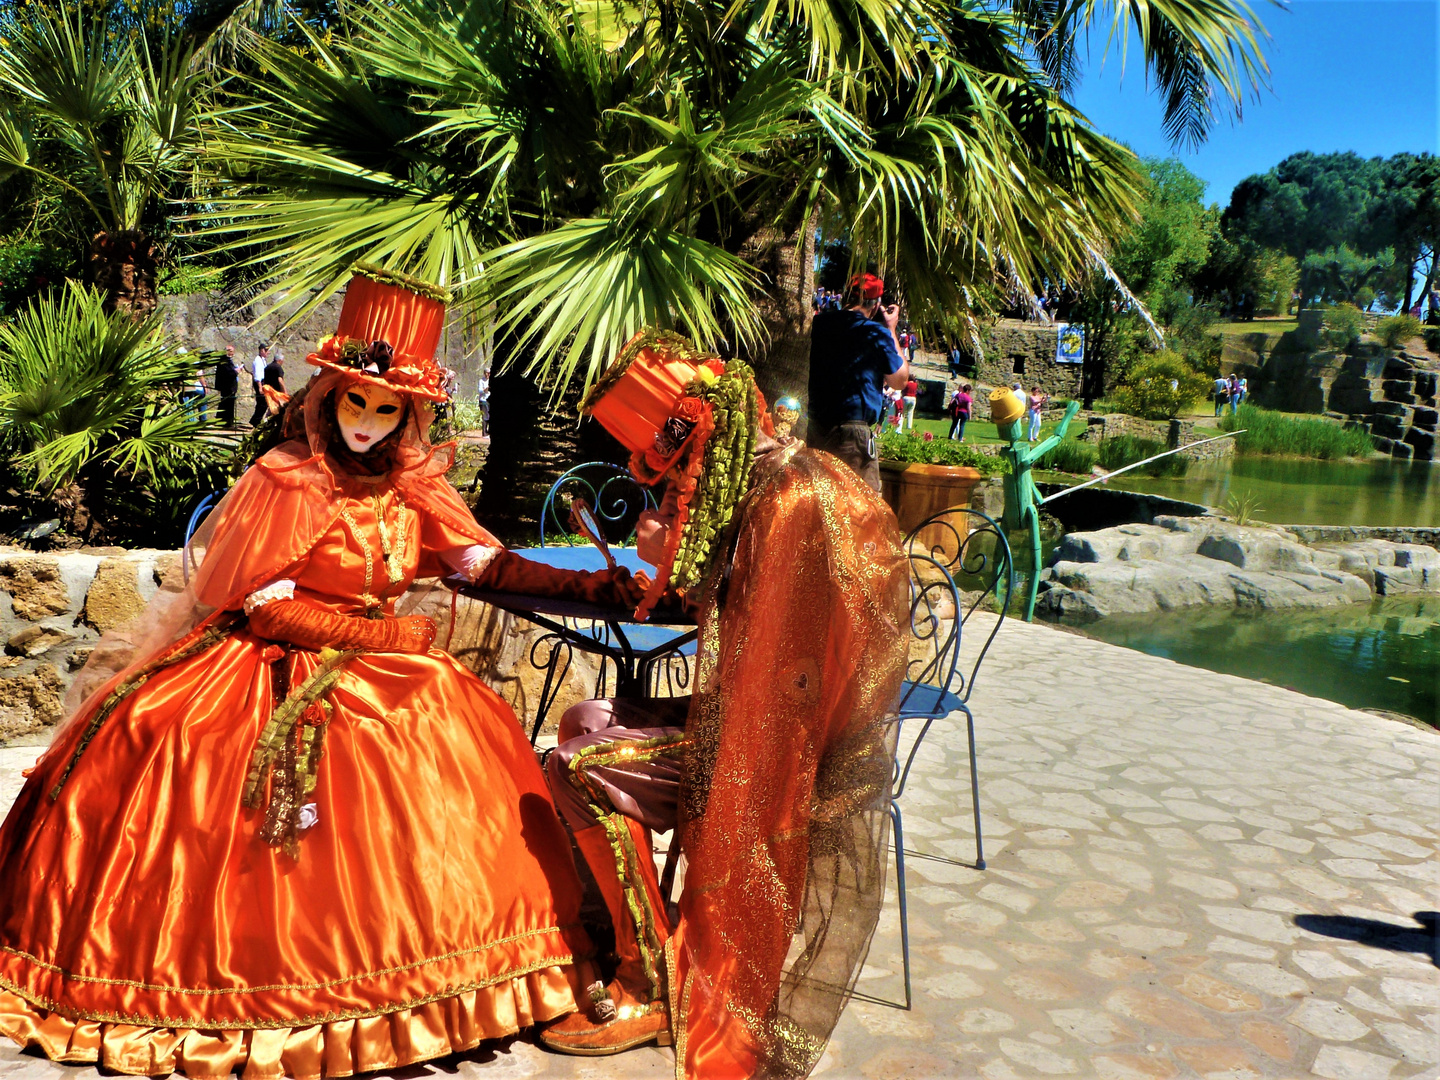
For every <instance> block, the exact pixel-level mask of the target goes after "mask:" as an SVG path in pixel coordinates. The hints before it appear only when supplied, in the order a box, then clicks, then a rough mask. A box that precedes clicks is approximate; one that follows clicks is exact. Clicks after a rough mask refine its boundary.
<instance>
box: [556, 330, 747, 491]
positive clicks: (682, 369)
mask: <svg viewBox="0 0 1440 1080" xmlns="http://www.w3.org/2000/svg"><path fill="white" fill-rule="evenodd" d="M724 370H725V367H724V364H723V362H722V361H721V360H720V359H719V358H718V357H715V356H709V355H706V354H704V353H700V352H697V351H696V350H695V348H694V346H692V345H691V344H690V342H688V341H686V340H685V339H684V338H683V337H681V336H680V335H679V334H674V333H671V332H669V331H665V330H654V329H647V330H642V331H640V332H639V333H638V334H636V335H635V336H634V337H632V338H631V339H630V340H629V341H628V342H626V343H625V346H624V347H623V348H622V349H621V350H620V354H619V356H617V357H616V359H615V362H614V363H613V364H611V365H610V366H609V367H608V368H606V369H605V373H604V374H603V375H601V376H600V379H599V381H598V382H596V384H595V386H594V387H592V388H591V390H590V393H589V394H587V395H586V397H585V401H584V402H583V403H582V405H581V410H582V411H583V412H586V413H588V414H589V415H591V416H593V417H594V418H595V419H596V420H598V421H599V422H600V424H601V426H602V427H604V428H605V430H606V431H608V432H610V434H611V435H613V436H615V438H616V439H618V440H619V441H620V442H621V443H623V444H624V446H625V448H626V449H627V450H629V451H630V452H631V455H632V461H636V462H637V463H638V462H639V461H641V460H643V463H644V465H645V469H644V470H643V474H642V478H643V479H646V480H648V481H649V482H652V483H653V482H654V481H655V480H658V479H659V478H660V477H661V476H662V475H663V474H664V473H665V471H666V470H667V469H669V468H670V466H671V465H673V464H674V463H675V461H676V460H677V459H679V457H680V455H681V454H682V453H684V451H685V448H686V446H688V445H689V443H690V441H691V440H692V439H693V438H694V436H695V431H696V428H697V423H698V421H699V419H700V416H699V412H700V403H699V402H696V401H694V400H693V399H688V398H687V396H686V391H687V389H688V388H689V387H691V386H692V385H693V384H695V383H696V381H697V380H699V381H701V382H705V381H713V380H714V378H715V376H716V375H718V374H721V373H723V372H724ZM687 405H689V406H693V408H687ZM692 414H693V415H692Z"/></svg>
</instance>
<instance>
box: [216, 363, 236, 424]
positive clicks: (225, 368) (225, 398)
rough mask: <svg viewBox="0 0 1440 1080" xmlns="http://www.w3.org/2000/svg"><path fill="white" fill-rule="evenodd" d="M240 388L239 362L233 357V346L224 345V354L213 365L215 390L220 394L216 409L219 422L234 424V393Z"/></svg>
mask: <svg viewBox="0 0 1440 1080" xmlns="http://www.w3.org/2000/svg"><path fill="white" fill-rule="evenodd" d="M239 390H240V364H239V363H238V362H237V361H236V359H235V346H234V345H226V346H225V355H224V356H222V357H220V361H219V363H217V364H216V365H215V392H216V393H217V394H219V395H220V405H219V408H218V409H217V410H216V415H217V416H218V418H219V420H220V423H222V424H224V425H225V426H226V427H234V426H235V395H236V393H238V392H239Z"/></svg>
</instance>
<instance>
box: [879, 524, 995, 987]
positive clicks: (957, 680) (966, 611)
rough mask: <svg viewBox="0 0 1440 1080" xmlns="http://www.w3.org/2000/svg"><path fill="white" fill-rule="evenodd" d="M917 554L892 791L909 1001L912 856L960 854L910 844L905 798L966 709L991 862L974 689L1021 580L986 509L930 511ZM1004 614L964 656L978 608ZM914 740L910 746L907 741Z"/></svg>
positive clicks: (973, 781) (980, 862)
mask: <svg viewBox="0 0 1440 1080" xmlns="http://www.w3.org/2000/svg"><path fill="white" fill-rule="evenodd" d="M905 552H906V555H907V557H908V558H909V560H910V639H911V640H910V660H909V666H908V669H907V671H906V678H905V683H904V686H903V688H902V690H901V696H900V706H899V710H898V716H897V719H896V727H897V732H896V735H897V745H896V756H895V778H894V783H893V785H892V787H891V790H890V819H891V822H892V823H893V825H894V829H895V836H894V841H893V842H894V847H895V887H896V892H897V894H898V896H899V901H900V951H901V957H902V960H903V963H904V968H905V1008H906V1009H909V1008H910V1006H911V1001H912V995H911V988H910V922H909V913H908V911H907V908H906V898H905V856H906V855H911V856H914V857H916V858H923V859H932V860H935V861H938V862H946V863H950V864H952V865H956V866H965V865H969V864H966V863H963V862H960V861H959V860H957V859H951V858H946V857H944V856H941V855H935V854H931V853H928V852H921V851H910V850H907V849H906V847H905V830H904V822H903V817H902V814H901V812H900V798H901V796H903V795H904V794H905V786H906V784H908V783H909V781H910V772H911V770H912V769H913V768H914V767H915V761H916V758H917V756H918V755H919V753H920V748H921V746H922V745H923V744H924V742H925V737H926V736H927V735H928V734H929V733H930V729H931V728H932V727H933V726H934V725H935V723H936V721H938V720H942V719H945V718H946V717H949V716H953V715H954V714H955V713H962V714H964V717H965V726H966V732H967V734H968V736H969V740H970V797H971V803H972V805H973V808H974V813H975V862H974V864H973V865H974V867H975V869H977V870H983V869H985V848H984V841H983V839H982V836H981V832H980V775H979V769H978V767H977V765H976V760H975V717H974V714H973V713H972V712H971V711H970V694H971V691H972V690H974V688H975V677H976V675H977V674H978V672H979V670H980V664H981V663H982V662H983V661H984V659H985V656H986V654H987V653H988V652H989V650H990V645H991V643H992V642H993V641H994V640H995V635H996V634H998V633H999V632H1000V626H1001V624H1002V623H1003V622H1004V620H1005V608H1006V607H1007V606H1008V602H1009V599H1010V596H1011V595H1012V593H1013V592H1014V587H1015V568H1014V563H1013V561H1012V559H1011V556H1010V545H1009V543H1008V542H1007V541H1006V539H1005V534H1004V532H1003V531H1002V530H1001V528H1000V526H999V525H998V524H997V523H996V522H995V521H994V520H993V519H991V518H989V517H987V516H986V515H985V514H982V513H981V512H980V511H978V510H971V509H969V508H968V507H956V508H952V509H950V510H945V511H942V512H941V513H939V514H936V515H934V516H933V517H930V518H927V519H926V520H925V521H923V522H921V523H920V524H919V525H918V526H916V527H915V528H914V529H912V530H911V532H910V535H909V536H907V537H906V538H905ZM980 610H985V611H988V612H990V613H992V614H994V615H995V616H996V618H995V621H994V623H993V624H992V625H990V626H989V627H988V628H986V629H983V630H980V631H979V632H981V633H983V634H984V635H985V636H984V638H983V640H982V641H981V643H980V648H979V650H978V652H977V653H976V654H975V657H974V660H973V661H971V660H966V661H964V662H963V663H962V661H961V658H960V643H961V638H962V635H963V631H964V629H965V627H966V625H967V624H968V623H969V621H970V619H971V617H972V616H973V615H974V614H975V612H976V611H980ZM907 744H908V746H907Z"/></svg>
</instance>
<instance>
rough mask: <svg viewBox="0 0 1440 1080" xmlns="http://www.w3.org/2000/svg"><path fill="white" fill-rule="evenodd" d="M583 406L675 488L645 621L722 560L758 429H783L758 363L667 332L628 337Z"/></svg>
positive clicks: (634, 462) (642, 610) (640, 470)
mask: <svg viewBox="0 0 1440 1080" xmlns="http://www.w3.org/2000/svg"><path fill="white" fill-rule="evenodd" d="M581 409H582V411H584V412H587V413H589V414H590V415H591V416H593V417H594V418H595V419H596V420H598V421H600V423H601V425H602V426H604V428H605V430H606V431H608V432H610V434H611V435H614V436H615V438H617V439H618V440H620V442H622V443H624V444H625V446H626V447H627V448H628V449H629V450H630V472H631V475H633V476H634V477H635V479H637V480H638V481H640V483H642V484H654V483H657V482H658V481H659V480H661V479H662V478H668V479H669V480H670V481H671V483H672V484H673V485H674V487H675V492H676V495H677V499H676V516H675V521H674V523H673V524H672V525H671V527H670V532H669V535H668V537H667V539H666V541H665V552H664V556H663V557H662V559H661V561H660V563H659V564H658V565H657V566H656V568H655V577H654V579H653V580H652V581H651V584H650V588H649V589H647V590H646V592H645V596H644V599H642V600H641V602H640V606H639V607H638V608H636V610H635V617H636V618H637V619H641V620H643V619H645V618H646V617H648V616H649V614H650V612H651V610H653V609H654V607H655V604H656V603H657V602H658V601H659V600H660V598H661V597H662V596H663V595H664V593H665V591H666V590H667V589H669V588H674V589H676V590H678V591H679V592H682V593H683V592H685V591H686V590H688V589H691V588H693V587H694V586H695V585H697V584H698V583H699V582H700V581H701V579H702V578H703V577H704V576H705V574H706V573H707V572H708V570H709V569H710V567H711V566H712V565H714V563H715V560H716V559H717V558H718V556H719V553H720V541H721V535H722V534H723V532H724V530H725V528H726V527H727V526H728V525H729V523H730V519H731V518H732V516H733V515H734V513H735V510H736V507H738V506H739V504H740V502H741V500H742V499H743V498H744V497H745V493H746V491H748V490H749V486H750V466H751V462H752V459H753V456H754V452H755V437H756V434H757V433H758V432H760V431H764V432H765V433H766V434H772V433H773V430H774V429H773V428H772V426H771V423H770V418H769V415H768V414H767V412H766V410H765V399H764V397H763V396H762V395H761V394H760V390H759V388H758V387H756V385H755V375H754V372H752V371H751V370H750V368H749V366H748V365H746V364H744V363H741V362H740V361H738V360H731V361H729V362H728V363H727V362H725V361H722V360H721V359H720V358H719V357H717V356H707V355H705V354H704V353H701V352H699V351H697V350H696V348H695V347H694V346H693V345H692V344H691V343H690V342H689V341H687V340H686V339H685V338H683V337H681V336H680V335H679V334H674V333H671V332H669V331H667V330H653V329H652V330H642V331H641V332H640V333H638V334H636V335H635V336H634V337H633V338H631V339H630V340H629V341H628V342H626V344H625V346H624V348H622V349H621V350H620V355H619V356H618V357H617V358H616V360H615V362H614V363H613V364H611V365H610V367H609V368H607V369H606V371H605V373H604V374H603V375H601V376H600V379H599V381H598V382H596V384H595V387H594V388H593V389H592V390H591V391H590V393H589V394H588V395H587V396H586V398H585V401H584V403H583V404H582V405H581Z"/></svg>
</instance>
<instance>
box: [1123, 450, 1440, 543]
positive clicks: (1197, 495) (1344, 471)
mask: <svg viewBox="0 0 1440 1080" xmlns="http://www.w3.org/2000/svg"><path fill="white" fill-rule="evenodd" d="M1233 462H1234V464H1233V465H1232V464H1231V463H1230V462H1229V461H1225V462H1216V463H1206V464H1202V465H1191V466H1190V471H1189V472H1188V473H1187V474H1186V475H1185V476H1183V477H1175V478H1169V477H1166V478H1160V477H1151V476H1141V475H1139V470H1136V471H1135V472H1132V473H1126V474H1125V475H1124V476H1118V477H1116V478H1115V480H1114V481H1112V483H1111V485H1110V486H1113V487H1117V488H1121V489H1124V490H1126V491H1147V492H1150V493H1152V494H1155V495H1166V496H1169V497H1170V498H1172V499H1185V500H1187V501H1189V502H1198V503H1203V504H1204V505H1206V506H1217V507H1218V506H1221V505H1223V504H1224V502H1225V500H1226V498H1227V497H1228V496H1230V495H1231V494H1233V495H1235V497H1236V498H1237V499H1239V498H1243V497H1245V496H1246V495H1249V496H1251V497H1252V498H1254V499H1256V500H1258V501H1259V504H1260V505H1259V509H1258V510H1257V511H1256V512H1255V518H1256V520H1258V521H1271V522H1275V523H1277V524H1282V525H1419V526H1437V525H1440V464H1435V463H1432V462H1427V461H1395V460H1393V459H1389V458H1386V459H1375V460H1372V461H1314V460H1310V459H1297V458H1274V457H1237V458H1235V459H1233Z"/></svg>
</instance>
